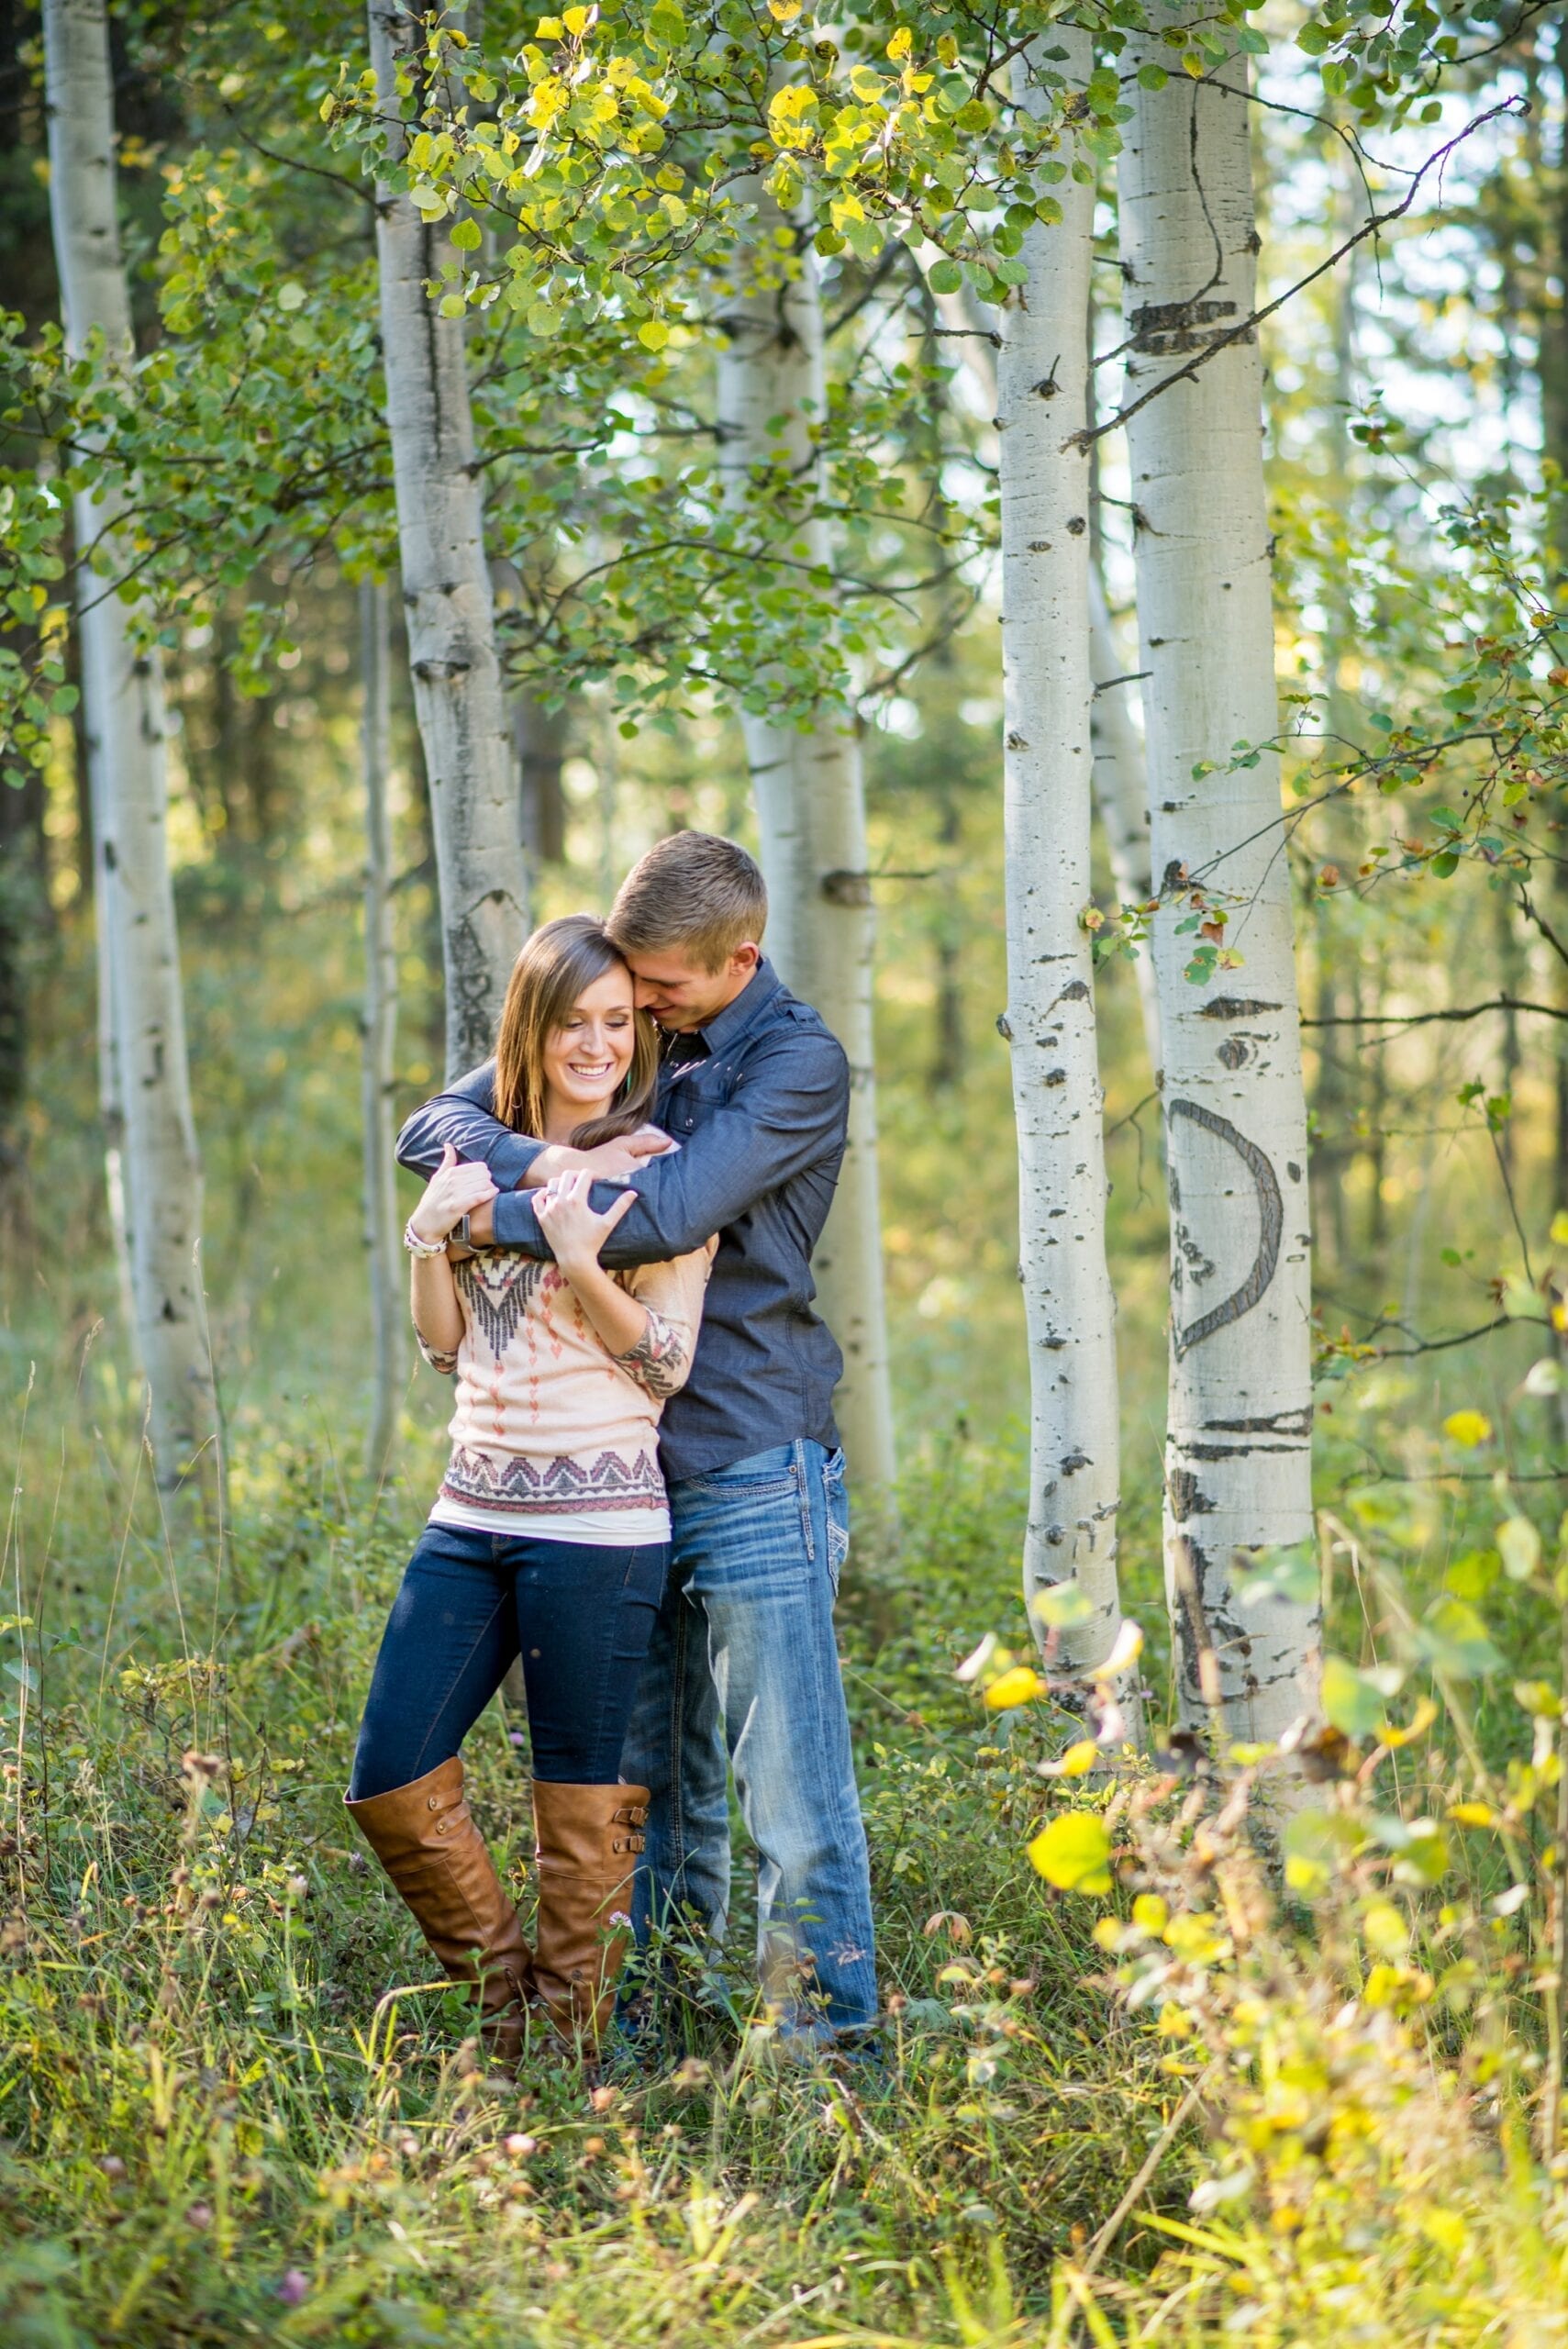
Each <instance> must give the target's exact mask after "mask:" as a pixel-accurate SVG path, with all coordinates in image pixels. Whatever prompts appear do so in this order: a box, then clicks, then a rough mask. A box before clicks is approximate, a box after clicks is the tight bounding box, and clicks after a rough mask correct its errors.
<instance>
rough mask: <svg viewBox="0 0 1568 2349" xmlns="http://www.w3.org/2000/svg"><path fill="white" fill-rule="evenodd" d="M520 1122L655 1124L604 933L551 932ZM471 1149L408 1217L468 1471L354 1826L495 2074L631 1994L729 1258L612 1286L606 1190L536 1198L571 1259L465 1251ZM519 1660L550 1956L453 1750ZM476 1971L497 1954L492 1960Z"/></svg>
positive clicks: (475, 1196)
mask: <svg viewBox="0 0 1568 2349" xmlns="http://www.w3.org/2000/svg"><path fill="white" fill-rule="evenodd" d="M495 1067H496V1098H497V1100H498V1102H499V1103H501V1104H502V1105H504V1107H503V1114H504V1115H505V1117H506V1121H507V1123H508V1124H510V1125H513V1126H514V1127H518V1128H523V1129H526V1130H530V1131H531V1132H533V1133H535V1134H537V1135H539V1136H540V1137H542V1138H543V1139H544V1140H545V1141H559V1142H567V1143H573V1144H575V1145H577V1146H579V1147H590V1148H591V1147H592V1146H593V1145H594V1144H595V1143H596V1142H598V1141H608V1140H611V1139H613V1138H614V1137H616V1136H618V1135H621V1134H625V1133H628V1132H629V1131H631V1130H634V1129H635V1128H637V1127H639V1126H640V1125H641V1124H642V1123H643V1121H644V1119H645V1116H646V1113H647V1109H648V1107H649V1104H650V1101H651V1097H652V1090H653V1084H654V1079H655V1076H656V1074H657V1056H656V1050H655V1044H654V1037H653V1029H652V1024H651V1021H650V1019H649V1018H648V1016H647V1014H646V1013H644V1012H639V1010H638V1009H637V1008H636V1005H635V1003H634V1000H633V982H632V977H631V974H630V972H629V970H628V967H627V965H626V963H624V962H623V961H622V960H621V957H620V955H619V954H618V953H617V951H616V949H615V948H614V947H613V946H612V945H611V944H610V941H609V940H608V939H607V937H606V935H605V932H604V930H602V929H601V928H600V927H599V925H598V923H597V922H595V920H594V919H593V918H592V917H591V916H589V915H586V914H573V915H569V916H568V917H567V918H565V919H563V920H561V921H554V922H548V923H546V924H545V926H544V927H543V928H542V929H541V930H536V931H535V933H534V935H533V936H532V938H530V939H529V941H528V944H527V945H526V946H525V947H524V949H523V951H522V952H521V954H520V955H519V956H518V957H517V964H516V967H515V968H514V970H513V973H512V976H511V981H510V984H509V985H508V986H507V990H506V1004H505V1007H504V1008H503V1011H502V1015H501V1027H500V1033H499V1035H498V1037H497V1040H496V1051H495ZM494 1196H495V1184H494V1182H493V1181H492V1179H491V1177H490V1175H489V1172H488V1170H487V1169H486V1168H485V1167H484V1166H483V1165H481V1164H463V1163H460V1162H459V1159H458V1156H457V1152H456V1151H455V1150H454V1149H452V1148H451V1147H450V1145H449V1146H448V1148H447V1149H446V1150H445V1151H444V1152H442V1158H441V1163H440V1165H439V1167H438V1169H437V1171H436V1173H435V1174H434V1175H432V1177H431V1179H430V1182H429V1184H428V1187H427V1189H426V1192H425V1196H424V1197H423V1198H422V1199H421V1201H420V1202H419V1205H418V1207H417V1208H416V1209H415V1211H414V1213H413V1215H412V1216H411V1217H410V1218H409V1220H408V1229H407V1231H406V1241H407V1245H408V1250H409V1253H410V1255H411V1256H412V1257H413V1260H414V1266H413V1278H412V1297H413V1312H414V1326H415V1331H416V1334H417V1338H418V1341H419V1347H420V1351H421V1353H423V1354H424V1356H425V1359H426V1361H427V1362H428V1363H429V1364H430V1365H431V1367H432V1368H433V1369H435V1370H438V1371H439V1372H441V1373H442V1374H443V1375H449V1376H450V1375H453V1374H454V1373H455V1375H456V1383H457V1396H456V1408H455V1409H454V1411H453V1414H452V1420H451V1431H450V1432H451V1437H452V1452H451V1458H450V1462H449V1464H448V1466H447V1472H446V1475H445V1476H444V1478H443V1479H442V1482H441V1488H440V1492H439V1496H438V1497H437V1500H436V1503H435V1507H434V1508H433V1509H432V1510H431V1512H430V1521H429V1523H428V1526H427V1528H426V1530H425V1533H424V1536H423V1538H422V1539H421V1541H420V1542H419V1545H418V1547H417V1550H416V1551H415V1553H414V1556H413V1558H412V1559H411V1561H410V1562H409V1565H408V1569H407V1572H406V1575H405V1576H404V1581H403V1586H402V1589H401V1590H400V1592H399V1594H398V1597H397V1599H396V1601H395V1605H394V1607H393V1610H392V1615H391V1619H390V1620H389V1622H388V1624H387V1629H386V1634H385V1638H384V1641H383V1643H382V1650H381V1654H380V1657H379V1659H378V1661H377V1664H376V1669H375V1676H374V1679H373V1683H372V1687H371V1693H370V1698H369V1700H368V1702H367V1704H366V1707H365V1717H364V1722H363V1725H362V1727H361V1732H360V1742H359V1748H358V1752H357V1753H356V1755H355V1759H354V1773H353V1782H352V1787H351V1789H350V1800H349V1807H350V1810H351V1811H352V1813H353V1816H354V1818H355V1820H356V1821H357V1822H358V1824H359V1825H360V1826H361V1828H362V1829H363V1831H364V1833H365V1835H366V1836H367V1838H368V1840H369V1842H370V1843H371V1845H372V1847H373V1850H374V1851H375V1853H376V1855H377V1857H378V1858H379V1859H380V1860H381V1861H382V1863H383V1865H384V1866H385V1868H386V1870H387V1873H388V1874H389V1876H391V1877H392V1880H393V1882H394V1883H395V1885H396V1887H397V1889H398V1891H399V1892H400V1893H401V1894H402V1895H403V1898H405V1900H406V1902H407V1904H408V1906H409V1908H410V1909H412V1910H413V1912H414V1915H415V1917H416V1918H417V1920H418V1923H419V1926H420V1929H421V1931H422V1932H424V1934H425V1937H426V1939H427V1940H428V1943H429V1944H430V1946H431V1948H432V1949H433V1950H434V1952H435V1954H436V1955H437V1956H438V1957H439V1960H440V1961H441V1963H442V1964H443V1965H445V1966H446V1967H447V1969H448V1971H449V1972H450V1974H451V1975H452V1976H454V1978H456V1979H458V1980H460V1981H466V1982H471V1983H472V1982H474V1981H475V1980H477V1981H478V1983H479V1986H480V2000H481V2006H482V2010H483V2012H484V2018H485V2028H486V2032H487V2035H488V2037H489V2039H490V2042H491V2044H492V2046H493V2048H494V2049H495V2052H496V2053H497V2054H500V2055H501V2056H503V2057H504V2058H505V2057H509V2056H512V2055H515V2054H517V2053H518V2052H519V2051H520V2048H521V2046H522V2043H523V2041H524V2037H525V2034H526V2029H527V2025H526V2021H525V2016H526V2012H527V2010H528V2009H537V2010H538V2011H539V2013H540V2015H541V2016H542V2017H548V2018H549V2020H550V2021H552V2022H553V2023H555V2024H556V2025H557V2027H558V2028H560V2029H561V2030H562V2031H563V2032H566V2033H567V2034H569V2035H570V2034H571V2033H573V2032H584V2033H585V2034H586V2035H587V2036H588V2037H589V2038H590V2039H592V2038H593V2037H595V2036H596V2034H597V2032H598V2030H599V2028H600V2026H601V2024H602V2022H603V2020H604V2017H605V2015H606V2011H607V2009H608V2006H609V2003H610V2001H611V1998H612V1997H613V1986H614V1982H615V1978H616V1976H617V1972H618V1970H619V1962H620V1956H621V1952H622V1945H623V1939H624V1936H623V1934H622V1933H621V1932H619V1931H617V1932H611V1933H610V1934H609V1935H608V1936H607V1938H606V1932H605V1927H606V1924H607V1923H608V1922H609V1921H610V1920H611V1919H612V1918H616V1917H619V1918H620V1919H622V1920H623V1922H624V1918H625V1913H626V1911H627V1909H628V1907H629V1904H630V1881H631V1870H632V1863H633V1859H634V1857H635V1855H636V1854H637V1852H638V1851H639V1850H640V1849H641V1843H642V1839H641V1835H640V1832H639V1831H640V1828H641V1825H642V1821H643V1817H644V1814H645V1809H646V1805H647V1802H648V1794H647V1790H646V1789H645V1788H643V1787H628V1786H625V1785H623V1784H621V1783H620V1781H619V1780H618V1778H617V1770H618V1766H619V1760H620V1750H621V1744H622V1741H623V1738H624V1735H625V1731H626V1727H627V1721H628V1716H629V1712H630V1708H631V1702H632V1698H633V1696H634V1694H635V1690H636V1686H637V1679H638V1675H639V1671H640V1668H641V1664H642V1660H643V1657H644V1655H645V1653H646V1652H647V1648H648V1642H649V1639H650V1636H651V1631H652V1628H653V1623H654V1620H655V1617H656V1614H657V1611H658V1607H659V1602H660V1599H661V1598H662V1593H663V1587H664V1578H665V1573H666V1569H667V1565H668V1561H669V1539H670V1514H669V1508H668V1503H667V1499H666V1496H665V1490H664V1481H663V1477H662V1475H661V1473H660V1467H659V1458H658V1451H657V1440H658V1426H659V1417H660V1413H661V1411H662V1408H663V1405H664V1402H665V1399H666V1398H667V1397H669V1396H671V1395H673V1394H674V1393H675V1392H676V1390H677V1389H678V1388H679V1387H680V1386H682V1385H683V1384H684V1380H685V1376H686V1373H687V1371H688V1369H689V1368H690V1365H691V1359H692V1351H693V1347H694V1344H695V1338H696V1330H697V1323H698V1320H699V1319H700V1316H701V1311H702V1300H703V1293H704V1289H705V1286H706V1280H707V1270H708V1263H709V1258H710V1254H711V1249H710V1248H706V1247H705V1248H698V1249H696V1250H694V1251H693V1252H691V1253H690V1254H687V1255H684V1256H682V1257H679V1258H677V1259H676V1260H675V1261H673V1263H666V1264H645V1265H641V1266H639V1267H638V1268H637V1269H636V1270H633V1271H626V1272H617V1273H610V1272H607V1271H606V1269H605V1267H604V1265H603V1264H601V1263H600V1262H599V1252H600V1250H601V1249H602V1247H603V1246H604V1243H605V1241H606V1239H607V1238H608V1237H609V1234H610V1233H611V1232H612V1231H613V1230H615V1228H616V1226H617V1223H619V1222H620V1221H621V1220H622V1219H623V1218H624V1217H625V1215H626V1214H627V1213H628V1210H629V1209H630V1208H631V1207H632V1206H633V1204H634V1199H633V1195H632V1194H631V1193H630V1192H629V1191H627V1192H623V1193H622V1194H621V1195H620V1196H619V1197H617V1198H616V1199H615V1200H614V1201H613V1202H612V1204H611V1205H610V1207H609V1208H607V1209H606V1211H605V1212H604V1213H603V1214H599V1213H596V1212H595V1208H594V1205H593V1200H592V1198H591V1197H590V1191H589V1178H588V1176H587V1175H586V1174H585V1173H577V1174H566V1175H562V1176H561V1177H560V1178H559V1179H558V1180H556V1181H555V1182H552V1183H550V1184H549V1185H547V1186H544V1187H543V1188H542V1189H541V1190H539V1192H538V1193H537V1194H536V1199H535V1205H536V1211H537V1213H538V1216H539V1222H540V1224H541V1226H542V1227H543V1228H544V1230H545V1231H546V1233H547V1234H548V1237H549V1240H550V1246H551V1248H552V1249H553V1251H554V1257H553V1261H552V1262H549V1263H537V1262H535V1261H534V1260H533V1259H531V1258H529V1257H528V1256H526V1255H524V1254H522V1253H520V1252H513V1251H511V1250H489V1249H481V1250H478V1251H473V1250H470V1249H468V1248H466V1247H461V1248H460V1249H459V1250H458V1252H457V1253H456V1254H455V1255H454V1254H453V1253H452V1252H451V1243H452V1242H453V1241H454V1239H455V1238H456V1237H457V1236H458V1235H459V1232H460V1228H462V1227H464V1226H465V1225H466V1219H467V1217H468V1216H469V1215H470V1214H471V1213H472V1212H473V1210H474V1209H475V1208H478V1207H480V1206H482V1205H483V1204H484V1203H485V1202H487V1201H488V1200H490V1199H491V1198H493V1197H494ZM519 1653H520V1654H521V1658H522V1664H523V1674H524V1678H525V1680H526V1682H527V1686H528V1720H529V1725H530V1728H531V1731H532V1738H533V1761H534V1774H535V1775H534V1818H535V1826H536V1833H537V1852H536V1857H537V1859H538V1862H539V1932H538V1947H537V1950H536V1951H533V1952H530V1951H529V1949H528V1945H527V1943H526V1942H525V1941H524V1938H523V1933H522V1928H521V1926H520V1924H519V1923H518V1920H517V1913H516V1910H515V1909H514V1908H513V1906H512V1903H511V1901H510V1900H509V1899H508V1898H507V1896H506V1893H505V1891H504V1890H503V1888H502V1886H501V1882H500V1879H499V1877H498V1876H497V1875H496V1872H495V1867H494V1865H492V1862H491V1859H490V1855H489V1854H488V1853H487V1851H486V1850H485V1847H484V1842H483V1841H482V1839H481V1837H480V1835H479V1831H478V1830H477V1828H476V1827H475V1826H474V1823H473V1819H472V1817H471V1815H470V1813H469V1809H468V1805H467V1803H466V1801H465V1799H464V1797H463V1773H462V1761H461V1759H460V1758H459V1757H460V1751H461V1748H462V1742H463V1740H464V1738H465V1737H466V1736H467V1734H468V1731H469V1730H470V1729H471V1728H472V1727H473V1723H474V1721H475V1720H477V1719H478V1718H479V1715H480V1713H481V1712H482V1711H483V1710H484V1707H485V1706H486V1705H487V1704H488V1703H489V1701H490V1699H491V1698H492V1697H493V1696H494V1694H495V1690H496V1688H497V1687H499V1686H500V1683H501V1681H502V1679H503V1677H504V1675H506V1672H507V1671H508V1669H509V1668H510V1666H511V1665H512V1664H513V1663H514V1662H515V1661H516V1660H517V1657H518V1655H519ZM475 1952H477V1953H478V1958H477V1964H476V1962H475Z"/></svg>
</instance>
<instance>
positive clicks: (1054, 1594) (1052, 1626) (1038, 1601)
mask: <svg viewBox="0 0 1568 2349" xmlns="http://www.w3.org/2000/svg"><path fill="white" fill-rule="evenodd" d="M1094 1612H1095V1609H1094V1602H1093V1601H1092V1599H1091V1598H1090V1597H1089V1595H1088V1593H1087V1591H1086V1590H1084V1587H1083V1586H1082V1584H1080V1583H1075V1582H1057V1583H1047V1584H1045V1585H1044V1586H1043V1587H1042V1588H1040V1590H1037V1591H1036V1592H1035V1594H1034V1596H1033V1597H1032V1598H1031V1599H1030V1600H1029V1613H1030V1614H1031V1615H1032V1616H1033V1617H1034V1620H1035V1621H1036V1622H1037V1623H1043V1624H1044V1625H1045V1627H1046V1629H1047V1630H1048V1631H1071V1630H1072V1629H1073V1626H1074V1625H1075V1624H1078V1623H1087V1622H1088V1621H1089V1620H1091V1619H1092V1617H1093V1615H1094Z"/></svg>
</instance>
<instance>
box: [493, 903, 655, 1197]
mask: <svg viewBox="0 0 1568 2349" xmlns="http://www.w3.org/2000/svg"><path fill="white" fill-rule="evenodd" d="M658 1073H659V1056H658V1044H657V1041H656V1039H655V1035H654V1030H653V1026H652V1023H651V1020H650V1019H647V1018H646V1017H645V1016H639V1014H638V1012H637V1011H636V1010H635V1008H634V1004H633V992H632V978H631V974H630V972H629V971H628V968H627V966H626V964H625V963H624V962H623V961H622V960H621V957H620V955H619V953H618V952H617V950H616V949H615V948H614V947H613V946H612V945H611V944H610V942H609V940H608V939H607V938H606V935H605V932H604V930H602V929H601V928H600V926H599V924H598V923H597V922H596V921H595V918H594V917H593V916H592V915H591V914H567V915H565V916H563V917H562V919H561V920H560V921H547V922H546V923H545V924H544V925H543V927H542V928H541V929H539V930H535V932H534V934H533V936H532V937H531V938H530V939H529V940H528V944H527V945H526V946H525V947H524V948H523V951H522V952H521V953H520V954H519V955H518V957H517V963H516V964H515V965H514V967H513V971H512V976H511V980H510V982H509V983H508V985H507V988H506V1003H505V1005H504V1006H503V1008H502V1012H501V1031H500V1034H499V1036H498V1038H497V1039H496V1044H495V1115H496V1116H497V1117H498V1118H499V1119H501V1121H502V1123H503V1124H504V1125H508V1126H511V1127H512V1128H514V1129H515V1130H516V1131H517V1132H518V1133H525V1134H538V1135H539V1136H540V1137H541V1138H542V1139H543V1140H544V1141H567V1142H572V1143H573V1144H575V1146H576V1147H577V1148H579V1149H583V1150H587V1149H592V1148H593V1147H594V1145H595V1143H597V1142H601V1141H613V1140H615V1138H616V1137H617V1135H620V1134H628V1133H632V1132H635V1130H636V1129H637V1128H638V1127H639V1126H640V1125H641V1124H642V1123H643V1122H644V1120H645V1119H646V1118H647V1115H648V1111H649V1108H650V1107H651V1103H652V1099H653V1086H654V1082H655V1079H656V1078H657V1076H658ZM552 1120H553V1122H552Z"/></svg>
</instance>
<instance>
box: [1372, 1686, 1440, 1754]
mask: <svg viewBox="0 0 1568 2349" xmlns="http://www.w3.org/2000/svg"><path fill="white" fill-rule="evenodd" d="M1437 1717H1438V1709H1437V1706H1436V1704H1435V1702H1434V1701H1433V1699H1432V1698H1430V1697H1423V1698H1421V1700H1420V1702H1419V1704H1418V1706H1417V1707H1416V1709H1415V1711H1414V1712H1413V1713H1412V1714H1411V1716H1410V1718H1409V1720H1408V1721H1407V1723H1406V1725H1405V1727H1404V1728H1403V1729H1401V1728H1400V1727H1399V1726H1398V1724H1397V1723H1396V1722H1395V1721H1384V1722H1382V1723H1381V1724H1380V1725H1379V1728H1378V1732H1377V1737H1378V1742H1379V1744H1380V1745H1386V1746H1388V1747H1389V1748H1390V1749H1391V1750H1393V1751H1395V1752H1397V1750H1398V1748H1399V1747H1400V1746H1402V1745H1408V1744H1410V1742H1412V1740H1413V1739H1415V1738H1418V1737H1425V1735H1426V1733H1427V1731H1429V1729H1430V1727H1431V1725H1432V1723H1433V1722H1434V1721H1435V1720H1436V1719H1437Z"/></svg>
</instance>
